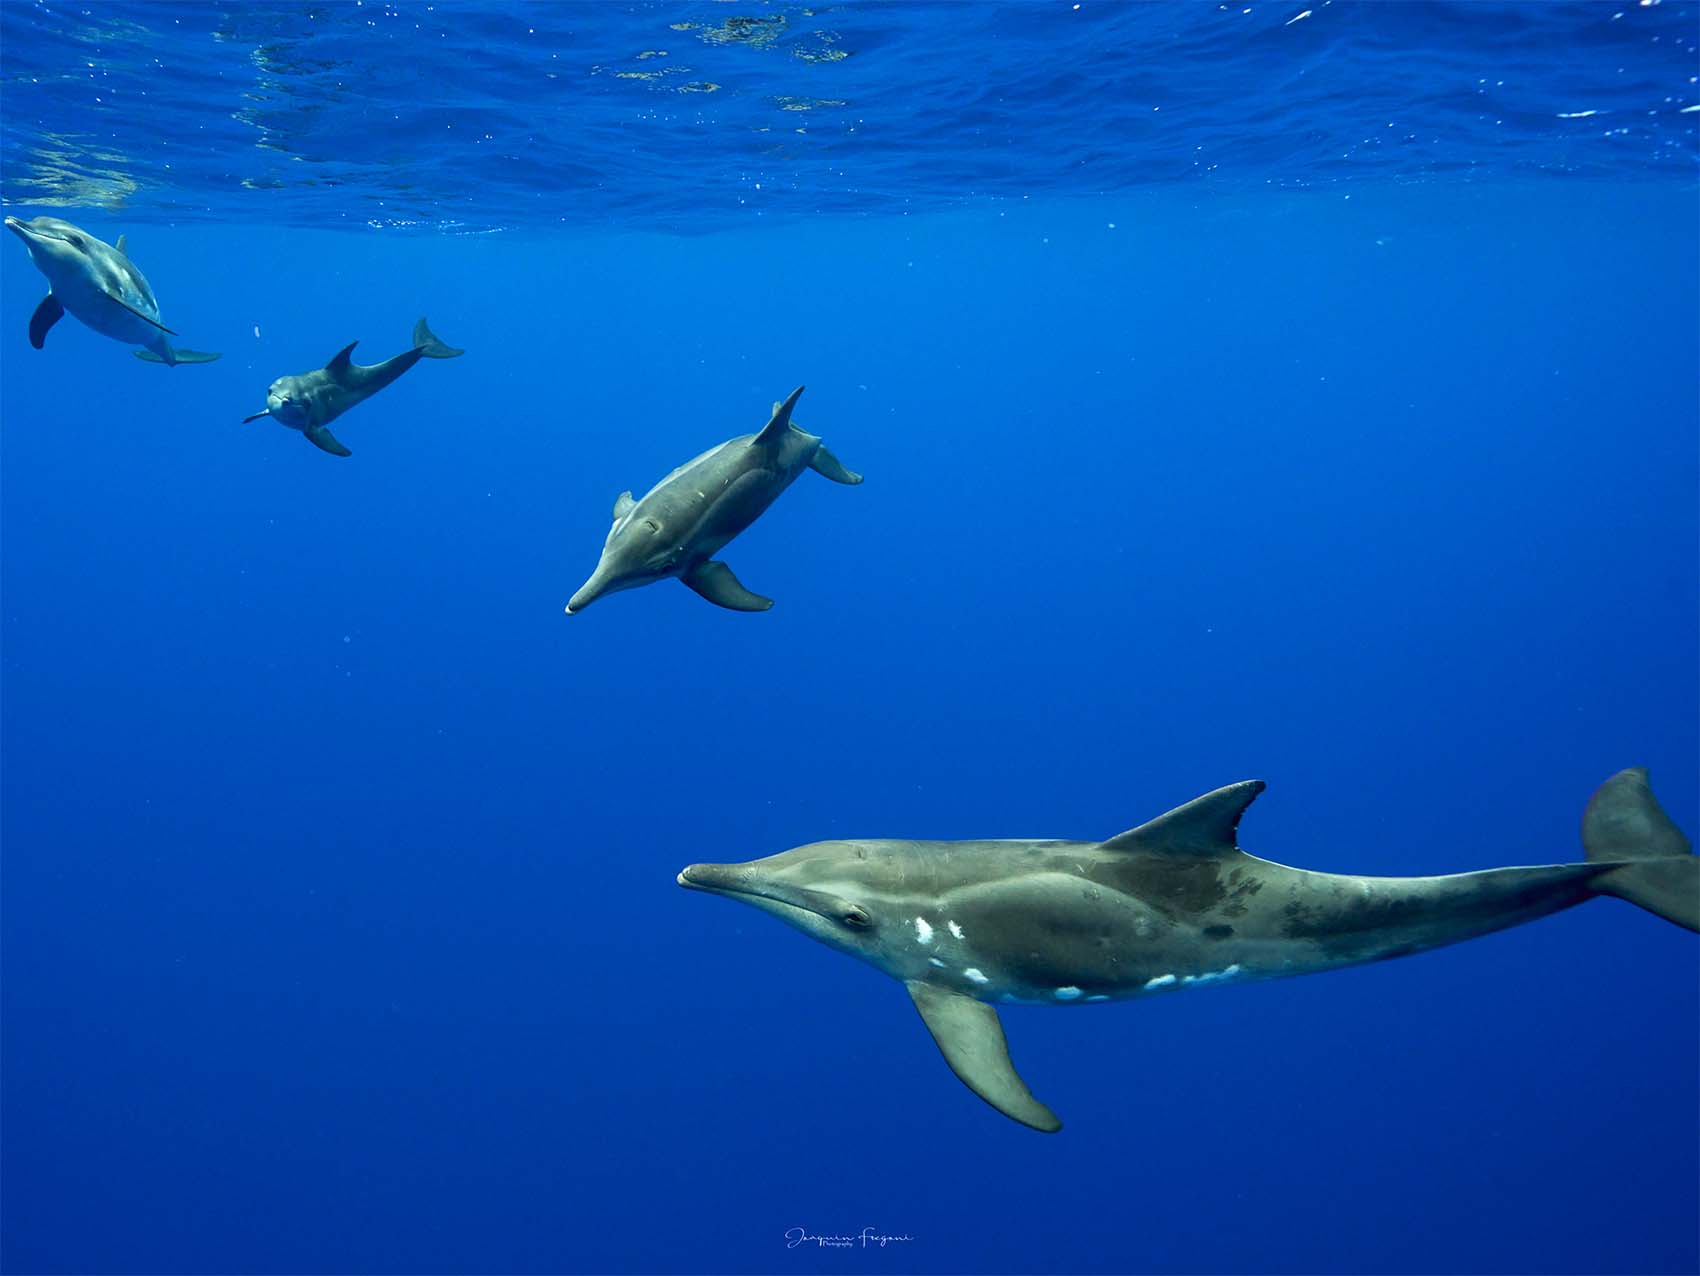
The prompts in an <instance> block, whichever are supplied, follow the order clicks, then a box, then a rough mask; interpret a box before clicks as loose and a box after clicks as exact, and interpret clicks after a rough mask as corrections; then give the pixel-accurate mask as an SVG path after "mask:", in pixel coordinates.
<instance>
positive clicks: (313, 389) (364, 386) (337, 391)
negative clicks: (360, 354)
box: [242, 319, 466, 456]
mask: <svg viewBox="0 0 1700 1276" xmlns="http://www.w3.org/2000/svg"><path fill="white" fill-rule="evenodd" d="M359 344H360V343H359V342H358V341H351V342H349V343H348V344H347V345H346V346H344V347H343V348H342V349H341V350H339V351H337V353H336V356H335V357H334V358H333V359H332V360H331V361H330V362H329V363H327V364H326V365H325V366H324V367H322V368H320V369H318V370H317V371H315V372H303V373H302V374H301V375H300V376H295V377H279V378H278V379H277V380H276V381H273V382H272V383H271V388H270V389H268V390H267V391H266V408H265V411H263V412H256V413H254V415H253V416H249V417H243V418H242V424H243V425H247V424H248V422H250V421H258V420H259V419H260V418H261V417H263V416H269V417H271V418H272V420H274V421H278V422H280V423H282V424H283V425H286V426H288V427H289V428H290V429H292V430H299V431H301V433H302V434H303V435H305V436H306V438H307V441H308V442H309V443H311V444H313V446H314V447H317V448H321V449H323V450H324V451H326V452H329V453H330V454H331V455H332V456H349V455H351V453H350V452H349V450H348V449H347V448H345V447H344V446H343V445H342V444H341V443H339V442H338V441H337V437H336V435H334V434H332V433H331V432H330V431H329V430H327V429H326V428H325V427H326V426H327V425H329V424H330V423H331V422H332V421H334V420H336V418H337V417H339V416H341V415H342V414H343V413H344V412H346V411H348V410H349V409H350V408H352V407H354V406H355V405H356V404H359V403H364V402H365V401H366V400H367V399H369V398H371V397H372V396H373V395H374V394H376V393H377V392H378V391H379V390H382V389H383V388H384V387H385V386H387V385H389V384H390V383H391V382H392V381H394V380H395V379H396V378H397V377H399V376H400V375H401V374H402V373H404V372H406V371H407V370H408V369H409V368H411V367H412V366H413V365H414V364H416V363H418V362H419V361H420V360H421V359H455V358H458V357H459V356H461V355H463V354H465V353H466V351H464V350H457V349H455V348H454V347H453V346H447V345H444V344H443V343H442V342H441V341H439V340H438V339H437V336H436V334H435V333H433V332H432V331H431V328H430V325H429V324H427V323H426V322H425V321H424V320H423V319H421V320H420V321H419V322H418V323H416V324H414V325H413V349H411V350H404V351H402V352H401V353H400V354H398V355H396V356H395V357H394V358H393V359H385V360H384V361H383V362H382V363H373V364H359V363H355V362H354V360H353V358H352V357H351V356H352V355H353V354H354V347H355V346H357V345H359Z"/></svg>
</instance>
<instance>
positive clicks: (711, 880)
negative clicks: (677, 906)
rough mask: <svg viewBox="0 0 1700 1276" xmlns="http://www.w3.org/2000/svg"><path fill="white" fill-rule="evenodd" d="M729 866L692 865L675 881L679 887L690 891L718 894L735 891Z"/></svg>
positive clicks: (730, 866)
mask: <svg viewBox="0 0 1700 1276" xmlns="http://www.w3.org/2000/svg"><path fill="white" fill-rule="evenodd" d="M735 867H736V866H735V865H731V864H692V865H691V866H690V867H689V868H687V869H685V870H684V871H683V872H682V873H680V874H679V876H678V878H677V879H676V880H677V881H678V883H679V885H680V886H683V887H684V888H685V889H686V890H690V891H710V892H713V893H714V894H720V893H722V892H724V891H736V890H737V889H738V888H737V885H736V884H735V883H734V881H733V870H734V868H735Z"/></svg>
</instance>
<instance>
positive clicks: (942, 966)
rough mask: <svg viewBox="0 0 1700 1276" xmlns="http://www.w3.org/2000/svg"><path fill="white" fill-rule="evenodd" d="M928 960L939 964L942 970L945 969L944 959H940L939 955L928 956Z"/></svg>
mask: <svg viewBox="0 0 1700 1276" xmlns="http://www.w3.org/2000/svg"><path fill="white" fill-rule="evenodd" d="M927 960H928V961H930V962H932V964H933V965H935V966H937V967H938V968H939V969H940V970H943V969H944V963H943V962H942V961H940V960H939V959H938V958H937V957H929V958H927Z"/></svg>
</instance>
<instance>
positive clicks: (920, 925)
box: [915, 917, 933, 944]
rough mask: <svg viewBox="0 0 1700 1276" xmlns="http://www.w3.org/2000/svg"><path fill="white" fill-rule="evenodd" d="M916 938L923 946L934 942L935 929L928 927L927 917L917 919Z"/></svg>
mask: <svg viewBox="0 0 1700 1276" xmlns="http://www.w3.org/2000/svg"><path fill="white" fill-rule="evenodd" d="M915 938H916V939H918V940H920V941H921V942H922V943H923V944H930V943H932V942H933V928H932V927H931V926H929V925H927V919H926V918H925V917H917V918H916V919H915Z"/></svg>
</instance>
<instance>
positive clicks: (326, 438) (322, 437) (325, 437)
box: [302, 425, 354, 456]
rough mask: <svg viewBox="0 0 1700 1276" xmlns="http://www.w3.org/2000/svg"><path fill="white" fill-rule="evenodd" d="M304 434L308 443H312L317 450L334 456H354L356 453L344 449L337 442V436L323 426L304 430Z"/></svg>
mask: <svg viewBox="0 0 1700 1276" xmlns="http://www.w3.org/2000/svg"><path fill="white" fill-rule="evenodd" d="M302 433H303V434H305V435H306V436H307V442H309V443H311V444H312V445H313V446H314V447H316V448H320V449H322V450H324V451H326V452H329V453H330V454H331V455H332V456H353V455H354V453H352V452H350V451H349V450H348V449H347V448H345V447H343V445H342V444H340V443H338V442H337V441H336V435H334V434H332V433H331V432H330V431H329V430H327V429H325V427H324V426H322V425H319V426H314V427H313V428H312V429H311V430H303V431H302Z"/></svg>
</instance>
